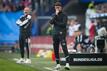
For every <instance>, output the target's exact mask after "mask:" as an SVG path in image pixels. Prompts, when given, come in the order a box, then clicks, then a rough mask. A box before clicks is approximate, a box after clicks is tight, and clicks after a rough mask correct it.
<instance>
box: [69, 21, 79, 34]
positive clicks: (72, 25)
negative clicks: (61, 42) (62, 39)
mask: <svg viewBox="0 0 107 71" xmlns="http://www.w3.org/2000/svg"><path fill="white" fill-rule="evenodd" d="M79 27H80V24H79V23H78V21H77V20H75V19H73V20H70V22H69V27H68V35H69V36H74V35H75V31H77V30H78V29H79Z"/></svg>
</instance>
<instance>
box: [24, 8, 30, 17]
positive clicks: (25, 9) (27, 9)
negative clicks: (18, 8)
mask: <svg viewBox="0 0 107 71" xmlns="http://www.w3.org/2000/svg"><path fill="white" fill-rule="evenodd" d="M24 14H25V15H27V14H30V8H28V7H26V8H24Z"/></svg>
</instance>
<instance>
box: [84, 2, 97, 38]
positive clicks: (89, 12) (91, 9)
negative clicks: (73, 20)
mask: <svg viewBox="0 0 107 71" xmlns="http://www.w3.org/2000/svg"><path fill="white" fill-rule="evenodd" d="M95 14H96V10H95V8H94V3H93V2H91V3H90V4H89V6H88V9H87V10H86V14H85V15H86V21H85V34H86V35H87V36H89V25H90V24H91V19H90V16H93V15H95Z"/></svg>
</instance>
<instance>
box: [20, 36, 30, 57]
mask: <svg viewBox="0 0 107 71" xmlns="http://www.w3.org/2000/svg"><path fill="white" fill-rule="evenodd" d="M19 46H20V53H21V58H24V47H26V52H27V58H29V43H28V37H26V36H25V35H23V34H22V35H20V37H19Z"/></svg>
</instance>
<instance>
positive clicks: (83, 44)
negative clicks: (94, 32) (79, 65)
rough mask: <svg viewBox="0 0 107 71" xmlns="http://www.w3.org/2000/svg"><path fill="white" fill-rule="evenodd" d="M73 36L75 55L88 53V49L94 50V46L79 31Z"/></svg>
mask: <svg viewBox="0 0 107 71" xmlns="http://www.w3.org/2000/svg"><path fill="white" fill-rule="evenodd" d="M75 36H76V37H75V42H74V44H75V45H74V49H75V50H76V51H77V53H81V52H90V51H89V50H88V49H89V48H92V49H93V50H94V44H93V43H92V42H91V41H90V39H89V37H88V36H86V35H83V34H82V32H81V31H80V30H77V31H76V34H75Z"/></svg>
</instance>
